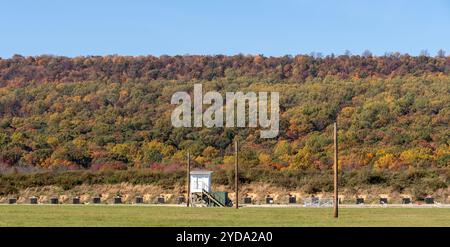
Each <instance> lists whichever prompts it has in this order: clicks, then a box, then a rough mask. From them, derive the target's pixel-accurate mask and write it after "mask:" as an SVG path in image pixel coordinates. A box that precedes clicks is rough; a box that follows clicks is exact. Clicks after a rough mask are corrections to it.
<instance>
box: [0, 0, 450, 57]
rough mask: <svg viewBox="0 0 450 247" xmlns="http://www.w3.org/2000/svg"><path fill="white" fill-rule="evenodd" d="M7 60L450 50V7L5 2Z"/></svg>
mask: <svg viewBox="0 0 450 247" xmlns="http://www.w3.org/2000/svg"><path fill="white" fill-rule="evenodd" d="M0 25H1V29H0V57H3V58H7V57H11V56H12V55H13V54H22V55H26V56H28V55H40V54H52V55H64V56H71V57H73V56H80V55H106V54H119V55H148V54H151V55H163V54H167V55H184V54H226V55H232V54H238V53H244V54H264V55H266V56H280V55H286V54H290V55H295V54H299V53H301V54H309V53H311V52H321V53H322V54H324V55H326V54H331V53H335V54H342V53H344V51H345V50H349V51H351V52H352V53H353V54H361V53H362V52H363V51H364V50H365V49H368V50H370V51H372V53H374V54H377V55H383V54H384V53H385V52H393V51H399V52H402V53H409V54H412V55H417V54H419V53H420V52H421V51H422V50H428V52H429V53H430V54H431V55H434V54H435V53H436V51H437V50H439V49H443V50H446V51H447V54H448V53H450V1H445V0H430V1H415V0H409V1H406V0H405V1H403V0H398V1H394V0H390V1H388V0H379V1H369V0H359V1H356V0H335V1H331V0H329V1H287V0H286V1H284V0H283V1H275V0H274V1H264V0H262V1H242V0H241V1H235V0H228V1H225V0H224V1H219V0H207V1H200V0H199V1H196V0H191V1H186V0H185V1H182V0H180V1H175V0H172V1H170V0H166V1H137V0H136V1H133V0H130V1H114V0H110V1H95V3H94V1H93V0H90V1H87V0H78V1H56V0H54V1H50V0H41V1H37V0H35V1H32V0H29V1H25V0H16V1H8V2H7V1H4V0H0Z"/></svg>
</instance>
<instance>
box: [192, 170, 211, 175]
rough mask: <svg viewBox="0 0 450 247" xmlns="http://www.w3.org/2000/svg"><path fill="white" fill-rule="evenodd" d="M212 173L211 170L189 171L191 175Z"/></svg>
mask: <svg viewBox="0 0 450 247" xmlns="http://www.w3.org/2000/svg"><path fill="white" fill-rule="evenodd" d="M211 173H213V172H212V171H207V170H197V171H191V175H193V174H205V175H209V174H211Z"/></svg>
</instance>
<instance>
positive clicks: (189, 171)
mask: <svg viewBox="0 0 450 247" xmlns="http://www.w3.org/2000/svg"><path fill="white" fill-rule="evenodd" d="M190 200H191V154H190V152H189V151H188V154H187V200H186V206H187V207H189V203H190Z"/></svg>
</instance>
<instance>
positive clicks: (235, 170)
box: [234, 141, 239, 209]
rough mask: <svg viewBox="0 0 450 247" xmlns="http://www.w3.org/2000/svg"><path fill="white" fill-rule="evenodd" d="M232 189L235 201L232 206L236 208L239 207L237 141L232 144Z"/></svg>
mask: <svg viewBox="0 0 450 247" xmlns="http://www.w3.org/2000/svg"><path fill="white" fill-rule="evenodd" d="M234 155H235V157H234V189H235V191H236V198H235V203H234V207H235V208H236V209H238V208H239V159H238V156H239V143H238V141H236V142H235V144H234Z"/></svg>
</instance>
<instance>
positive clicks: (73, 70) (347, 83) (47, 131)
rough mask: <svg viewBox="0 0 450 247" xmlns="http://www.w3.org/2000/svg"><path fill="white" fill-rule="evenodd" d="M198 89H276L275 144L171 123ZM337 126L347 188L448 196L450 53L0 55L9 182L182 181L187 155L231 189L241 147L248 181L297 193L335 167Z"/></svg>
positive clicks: (2, 160) (242, 132) (3, 164)
mask: <svg viewBox="0 0 450 247" xmlns="http://www.w3.org/2000/svg"><path fill="white" fill-rule="evenodd" d="M195 83H201V84H203V90H205V91H211V90H215V91H218V92H226V91H243V92H246V91H254V92H258V91H277V92H280V132H279V135H278V136H277V138H274V139H260V138H259V129H257V128H174V127H172V125H171V122H170V114H171V111H172V110H173V109H174V107H175V106H174V105H171V104H170V99H171V96H172V94H173V93H174V92H177V91H188V92H190V93H192V89H193V85H194V84H195ZM335 119H337V121H338V123H339V138H340V139H339V144H340V169H341V171H342V172H343V174H344V175H343V176H344V178H343V181H342V182H343V183H347V185H349V186H351V184H352V181H363V182H365V183H369V184H370V183H388V184H389V185H390V186H397V187H398V190H402V189H404V188H406V187H410V186H414V184H413V182H414V181H419V180H420V181H421V183H420V186H421V187H423V188H424V189H427V190H432V191H434V190H436V189H439V188H446V187H448V184H449V182H450V126H449V123H450V57H448V56H445V55H444V54H440V55H438V56H435V57H431V56H428V55H421V56H409V55H404V54H398V53H392V54H386V55H385V56H372V55H371V54H370V53H368V54H363V55H340V56H333V55H330V56H320V55H297V56H284V57H265V56H263V55H258V56H250V55H235V56H221V55H217V56H190V55H185V56H161V57H154V56H142V57H125V56H103V57H101V56H90V57H75V58H67V57H57V56H37V57H23V56H20V55H15V56H13V57H11V58H8V59H0V172H1V173H2V174H3V175H1V176H4V177H5V178H6V177H8V178H9V179H10V180H11V181H12V180H13V178H11V176H13V175H11V174H16V175H14V176H25V175H23V174H49V173H67V172H71V171H73V172H74V173H76V174H84V176H87V175H86V174H95V173H101V172H109V173H110V174H117V173H119V172H120V171H122V172H123V173H126V172H131V173H133V172H137V171H141V172H142V171H148V172H150V173H158V174H181V173H182V172H184V169H185V159H186V152H187V151H188V150H189V151H190V153H191V154H192V158H193V162H194V164H195V166H197V167H203V168H206V169H210V170H214V171H218V173H217V174H220V173H223V176H224V177H223V181H222V182H223V183H226V179H227V173H226V171H228V170H230V169H232V166H233V162H234V159H233V144H232V143H233V140H235V139H238V140H240V143H241V154H240V155H241V157H240V158H241V163H242V169H243V172H244V173H245V175H243V179H244V181H243V182H251V181H253V180H254V179H262V180H264V179H265V180H270V177H271V176H272V175H270V174H278V175H275V176H281V177H284V180H283V179H280V181H284V182H283V183H286V184H287V185H292V186H297V185H298V182H297V181H293V180H295V177H296V176H297V175H298V174H306V173H311V174H316V175H317V176H323V174H327V172H328V171H329V170H330V169H331V166H332V164H333V160H332V159H333V139H332V137H333V136H332V124H333V122H334V121H335ZM21 174H22V175H21ZM102 174H104V173H102ZM296 174H297V175H296ZM29 176H31V175H29ZM33 176H35V175H33ZM161 176H162V175H161ZM174 176H175V178H174V180H177V179H182V177H183V176H181V175H180V176H179V178H178V177H176V175H174ZM345 176H347V177H345ZM166 179H167V178H166ZM217 179H219V180H220V179H221V178H217ZM245 179H247V180H245ZM358 179H359V180H358ZM417 179H418V180H417ZM11 181H9V182H8V183H10V184H13V183H18V182H11ZM30 181H31V180H30ZM33 181H37V180H36V179H34V180H33ZM317 181H319V180H317ZM82 182H85V181H83V179H80V181H77V182H74V183H82ZM219 182H220V181H219ZM323 183H326V181H325V182H323ZM355 183H356V182H355ZM1 184H2V185H1V186H2V190H5V188H6V187H7V185H6V182H2V183H1ZM301 186H312V187H314V188H312V190H320V189H323V187H324V186H327V184H320V183H319V182H317V183H316V184H314V185H308V184H307V183H306V182H305V183H303V184H301ZM2 192H4V191H2ZM423 193H424V194H425V193H428V192H427V191H423Z"/></svg>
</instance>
